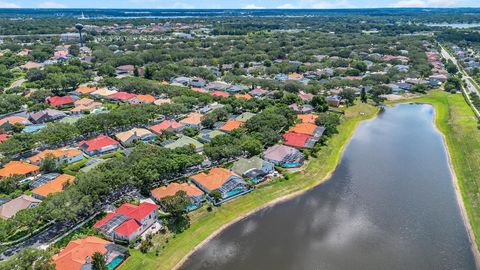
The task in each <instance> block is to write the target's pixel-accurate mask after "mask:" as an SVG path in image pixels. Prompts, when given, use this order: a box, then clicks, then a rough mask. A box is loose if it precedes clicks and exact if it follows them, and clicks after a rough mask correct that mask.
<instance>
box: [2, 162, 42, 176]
mask: <svg viewBox="0 0 480 270" xmlns="http://www.w3.org/2000/svg"><path fill="white" fill-rule="evenodd" d="M39 172H40V167H38V166H35V165H32V164H29V163H25V162H21V161H15V160H12V161H10V162H8V163H7V164H5V165H3V168H1V169H0V178H2V177H10V176H13V175H21V176H23V177H31V176H35V175H37V174H38V173H39Z"/></svg>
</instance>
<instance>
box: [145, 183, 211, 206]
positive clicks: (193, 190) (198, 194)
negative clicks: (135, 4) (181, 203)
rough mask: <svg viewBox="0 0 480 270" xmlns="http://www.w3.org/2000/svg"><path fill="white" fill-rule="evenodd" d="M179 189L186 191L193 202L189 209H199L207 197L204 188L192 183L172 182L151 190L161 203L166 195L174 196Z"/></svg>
mask: <svg viewBox="0 0 480 270" xmlns="http://www.w3.org/2000/svg"><path fill="white" fill-rule="evenodd" d="M179 191H184V192H185V193H186V194H187V196H188V197H190V200H191V202H192V204H191V205H189V206H188V207H187V211H192V210H195V209H197V208H198V207H200V206H201V205H202V201H203V200H204V199H205V194H204V193H203V191H202V190H200V189H199V188H197V187H196V186H195V185H193V184H190V183H181V184H179V183H170V184H168V185H167V186H162V187H159V188H156V189H153V190H152V191H150V193H151V194H152V197H153V198H154V199H155V200H156V201H157V202H159V203H161V202H162V200H163V199H164V198H166V197H169V196H173V195H175V194H177V192H179Z"/></svg>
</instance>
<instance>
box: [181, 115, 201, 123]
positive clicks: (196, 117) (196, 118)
mask: <svg viewBox="0 0 480 270" xmlns="http://www.w3.org/2000/svg"><path fill="white" fill-rule="evenodd" d="M202 116H203V115H202V114H201V113H196V112H192V113H190V114H189V115H188V116H187V118H185V119H182V120H181V121H180V123H182V124H191V125H200V123H201V122H202Z"/></svg>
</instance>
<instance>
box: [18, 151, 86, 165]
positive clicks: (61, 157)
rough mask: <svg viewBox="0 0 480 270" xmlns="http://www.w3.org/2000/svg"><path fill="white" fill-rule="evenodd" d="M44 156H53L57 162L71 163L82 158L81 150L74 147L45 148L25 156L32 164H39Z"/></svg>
mask: <svg viewBox="0 0 480 270" xmlns="http://www.w3.org/2000/svg"><path fill="white" fill-rule="evenodd" d="M46 157H53V158H56V159H58V162H59V163H67V164H71V163H74V162H78V161H81V160H82V159H83V153H82V151H80V150H78V149H76V148H60V149H53V150H50V149H47V150H43V151H41V152H40V153H38V154H36V155H34V156H31V157H29V158H27V160H28V161H29V162H30V163H31V164H34V165H38V166H39V165H40V164H41V163H42V161H43V160H44V159H45V158H46Z"/></svg>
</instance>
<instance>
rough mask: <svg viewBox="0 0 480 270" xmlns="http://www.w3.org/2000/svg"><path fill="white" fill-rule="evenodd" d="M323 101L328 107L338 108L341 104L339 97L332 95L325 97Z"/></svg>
mask: <svg viewBox="0 0 480 270" xmlns="http://www.w3.org/2000/svg"><path fill="white" fill-rule="evenodd" d="M325 101H326V102H327V104H328V106H331V107H338V106H340V104H341V102H342V99H341V98H340V97H339V96H337V95H334V96H328V97H326V98H325Z"/></svg>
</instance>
